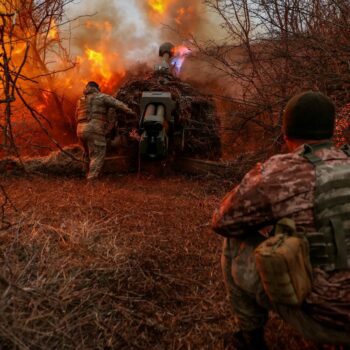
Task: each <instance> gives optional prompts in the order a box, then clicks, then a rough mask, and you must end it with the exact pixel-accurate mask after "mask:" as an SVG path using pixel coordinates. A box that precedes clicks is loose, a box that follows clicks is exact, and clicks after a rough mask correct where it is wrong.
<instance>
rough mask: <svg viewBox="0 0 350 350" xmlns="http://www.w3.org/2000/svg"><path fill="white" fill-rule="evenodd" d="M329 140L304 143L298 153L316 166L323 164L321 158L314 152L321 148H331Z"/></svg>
mask: <svg viewBox="0 0 350 350" xmlns="http://www.w3.org/2000/svg"><path fill="white" fill-rule="evenodd" d="M331 146H332V143H331V142H322V143H317V144H314V145H308V144H306V145H304V150H303V151H302V152H301V153H300V155H301V156H302V157H304V158H305V159H307V160H308V161H309V162H310V163H311V164H312V165H314V166H317V165H320V164H323V160H322V159H321V158H320V157H317V156H316V155H315V152H316V151H318V150H320V149H323V148H331Z"/></svg>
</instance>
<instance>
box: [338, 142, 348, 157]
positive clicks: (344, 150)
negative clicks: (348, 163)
mask: <svg viewBox="0 0 350 350" xmlns="http://www.w3.org/2000/svg"><path fill="white" fill-rule="evenodd" d="M340 149H341V150H342V151H343V152H344V153H345V154H346V155H347V156H348V157H350V145H349V144H346V145H344V146H342V147H341V148H340Z"/></svg>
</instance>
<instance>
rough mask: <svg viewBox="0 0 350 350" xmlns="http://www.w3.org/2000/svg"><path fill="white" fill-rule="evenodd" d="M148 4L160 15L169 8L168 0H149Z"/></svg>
mask: <svg viewBox="0 0 350 350" xmlns="http://www.w3.org/2000/svg"><path fill="white" fill-rule="evenodd" d="M148 5H149V6H150V7H151V9H152V10H153V11H155V12H157V13H159V14H160V15H163V14H164V13H165V11H166V9H167V1H166V0H149V1H148Z"/></svg>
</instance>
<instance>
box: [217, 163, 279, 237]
mask: <svg viewBox="0 0 350 350" xmlns="http://www.w3.org/2000/svg"><path fill="white" fill-rule="evenodd" d="M271 222H273V214H272V211H271V204H270V202H269V198H268V196H267V195H266V194H265V190H264V185H263V179H262V172H261V165H257V166H256V167H255V168H254V169H252V170H251V171H250V172H249V173H248V174H247V175H246V176H245V177H244V179H243V180H242V182H241V183H240V185H238V186H237V187H235V188H234V189H233V190H232V191H231V192H229V193H228V194H227V195H226V196H225V198H224V199H223V201H222V203H221V205H220V207H219V208H218V209H217V210H216V211H215V212H214V215H213V221H212V228H213V230H214V231H215V232H217V233H219V234H221V235H223V236H225V237H242V235H243V236H244V235H247V234H250V233H252V232H257V231H258V230H259V229H260V228H262V227H265V226H267V225H270V224H271Z"/></svg>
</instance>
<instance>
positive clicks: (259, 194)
mask: <svg viewBox="0 0 350 350" xmlns="http://www.w3.org/2000/svg"><path fill="white" fill-rule="evenodd" d="M334 124H335V109H334V105H333V104H332V102H331V101H330V100H329V99H328V98H327V97H325V96H324V95H322V94H320V93H315V92H307V93H304V94H301V95H298V96H295V97H294V98H292V99H291V100H290V101H289V103H288V105H287V107H286V110H285V113H284V130H283V131H284V135H285V141H286V144H287V147H288V149H289V151H290V153H288V154H284V155H276V156H274V157H272V158H270V159H269V160H268V161H266V162H265V163H264V164H258V165H257V166H256V167H255V168H254V169H253V170H251V171H250V172H249V173H248V174H247V175H246V176H245V177H244V179H243V181H242V182H241V184H240V185H239V186H237V187H236V188H235V189H234V190H233V191H231V192H230V193H228V194H227V196H226V197H225V198H224V200H223V202H222V204H221V207H220V208H219V209H218V210H217V211H216V212H215V213H214V217H213V229H214V230H215V231H216V232H217V233H219V234H221V235H223V236H225V237H226V239H225V242H224V250H223V255H222V269H223V274H224V279H225V284H226V287H227V291H228V296H229V299H230V303H231V307H232V309H233V312H234V314H235V317H236V320H237V324H238V326H239V328H240V331H239V332H237V333H235V334H233V335H232V336H231V339H230V344H231V345H232V346H233V348H234V349H267V347H266V343H265V341H264V326H265V323H266V321H267V318H268V310H271V309H274V310H275V311H277V312H278V313H279V315H280V316H281V317H282V318H283V319H284V320H285V321H286V322H288V323H289V324H291V325H292V326H293V327H294V328H296V329H297V330H298V331H299V332H300V333H301V334H302V335H303V336H304V337H306V338H308V339H311V340H314V341H315V342H317V343H320V344H338V345H339V344H343V345H344V344H346V345H350V270H349V267H350V264H349V263H350V151H349V149H344V150H340V149H337V148H335V147H334V146H333V145H332V144H331V142H330V139H331V138H332V136H333V132H334ZM308 145H309V146H308ZM319 164H323V165H326V166H328V170H329V171H330V173H332V171H333V170H334V169H341V172H342V175H341V177H342V178H341V179H340V180H339V179H336V180H334V181H333V183H332V182H328V184H327V186H325V187H323V188H317V192H315V189H316V187H317V186H318V185H317V184H318V183H319V181H318V180H317V179H318V178H317V177H316V173H317V174H319V172H317V169H319V168H318V166H319ZM336 171H337V170H336ZM338 173H339V174H340V172H338ZM328 180H329V179H328ZM316 182H317V183H316ZM320 194H326V196H324V197H325V199H324V203H323V214H324V213H325V215H326V219H327V220H326V221H322V220H319V219H320V218H319V216H318V213H317V210H319V209H320V208H318V207H317V208H318V209H317V210H315V208H316V207H315V205H314V202H315V199H316V198H319V197H317V195H320ZM333 208H336V210H333ZM332 210H333V211H332ZM283 218H289V219H293V220H294V222H295V224H296V228H297V231H298V232H303V233H305V234H307V233H312V232H313V233H315V232H317V230H318V232H326V233H327V232H328V233H327V234H324V236H323V240H324V241H323V242H321V241H317V239H316V241H315V242H310V240H309V243H310V258H311V263H312V275H313V279H312V290H311V292H310V293H309V294H308V296H307V298H306V300H304V302H303V303H302V305H301V306H297V307H295V306H294V307H291V306H286V305H282V304H280V305H278V304H272V303H271V300H270V298H269V297H268V296H267V294H266V292H265V290H264V286H263V284H262V281H261V279H260V277H259V274H258V271H257V260H256V259H255V255H254V250H255V248H256V247H257V246H258V245H259V244H260V243H261V242H262V241H264V240H265V239H266V232H271V228H272V227H273V225H275V224H276V223H277V222H278V221H279V220H281V219H283ZM322 222H323V223H326V224H327V225H328V224H329V225H330V226H332V225H331V224H332V223H333V224H334V227H333V226H332V229H328V231H327V230H325V229H324V227H323V226H322V224H321V223H322ZM322 230H323V231H322ZM260 233H261V234H260ZM263 233H264V235H265V236H264V235H263ZM316 238H317V237H316ZM318 247H321V248H322V249H325V250H324V251H322V252H321V253H320V251H318ZM325 251H326V252H328V253H327V254H325Z"/></svg>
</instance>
